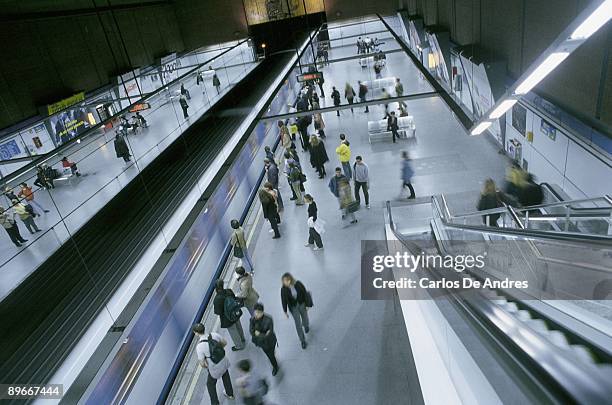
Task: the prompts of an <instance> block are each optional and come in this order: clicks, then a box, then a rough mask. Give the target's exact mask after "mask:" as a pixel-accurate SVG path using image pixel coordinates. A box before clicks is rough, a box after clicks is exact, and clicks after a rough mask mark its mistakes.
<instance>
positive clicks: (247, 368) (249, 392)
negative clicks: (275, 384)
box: [236, 359, 269, 405]
mask: <svg viewBox="0 0 612 405" xmlns="http://www.w3.org/2000/svg"><path fill="white" fill-rule="evenodd" d="M251 369H252V366H251V361H250V360H248V359H243V360H240V361H239V362H238V370H240V372H241V373H242V374H241V376H240V377H238V379H237V380H236V383H237V385H238V392H239V393H240V397H242V401H243V402H244V405H264V400H263V398H264V396H265V395H266V394H267V393H268V389H269V386H268V382H267V381H266V380H265V379H263V378H259V377H257V376H255V375H254V374H253V373H251Z"/></svg>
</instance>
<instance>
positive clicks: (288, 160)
mask: <svg viewBox="0 0 612 405" xmlns="http://www.w3.org/2000/svg"><path fill="white" fill-rule="evenodd" d="M291 162H295V160H294V159H293V157H292V155H291V152H290V149H289V150H287V151H286V152H285V162H284V167H283V172H284V174H285V177H287V184H289V189H290V190H291V198H290V200H291V201H294V200H296V199H297V195H296V194H295V191H293V187H292V186H291V180H289V164H290V163H291Z"/></svg>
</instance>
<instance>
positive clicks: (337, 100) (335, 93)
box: [331, 87, 340, 117]
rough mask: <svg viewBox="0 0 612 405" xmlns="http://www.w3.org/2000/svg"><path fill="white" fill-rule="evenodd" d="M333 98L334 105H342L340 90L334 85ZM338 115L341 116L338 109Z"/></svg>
mask: <svg viewBox="0 0 612 405" xmlns="http://www.w3.org/2000/svg"><path fill="white" fill-rule="evenodd" d="M331 98H332V100H334V106H335V107H339V106H340V92H339V91H338V89H336V88H335V87H332V94H331ZM336 115H337V116H338V117H339V116H340V110H336Z"/></svg>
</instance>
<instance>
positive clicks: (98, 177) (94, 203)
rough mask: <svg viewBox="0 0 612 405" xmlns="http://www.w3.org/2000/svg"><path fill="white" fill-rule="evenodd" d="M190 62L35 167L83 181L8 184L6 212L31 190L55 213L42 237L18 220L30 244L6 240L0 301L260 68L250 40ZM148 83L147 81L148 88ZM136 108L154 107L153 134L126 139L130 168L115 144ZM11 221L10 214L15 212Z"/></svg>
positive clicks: (29, 173)
mask: <svg viewBox="0 0 612 405" xmlns="http://www.w3.org/2000/svg"><path fill="white" fill-rule="evenodd" d="M191 59H193V60H194V61H195V62H193V63H194V64H193V65H187V64H185V65H184V67H183V68H182V69H177V70H176V71H174V72H173V74H174V75H175V76H176V78H173V80H172V81H171V82H170V83H169V84H168V85H166V86H162V87H160V88H158V89H157V90H155V91H154V92H152V93H148V94H146V95H145V96H144V97H143V98H142V99H138V100H137V101H135V98H134V97H132V99H131V101H132V104H131V105H130V106H129V107H126V108H124V109H123V110H122V111H121V112H120V113H118V114H116V115H115V116H113V117H111V118H109V119H108V120H106V121H103V122H101V123H100V124H98V125H96V126H95V127H94V128H92V129H90V130H88V131H87V132H85V133H82V134H80V135H79V136H78V138H75V140H73V141H71V142H70V143H69V144H67V145H64V146H61V147H60V148H59V149H58V150H57V151H55V152H50V155H49V156H48V157H45V158H44V160H43V161H40V162H39V161H35V163H38V164H42V163H44V164H46V165H49V166H52V167H53V168H55V169H57V170H60V171H62V172H63V169H62V167H61V166H62V165H61V163H60V159H61V158H62V157H64V156H65V157H67V158H68V160H69V161H71V162H75V163H76V164H77V167H78V169H79V171H80V173H81V176H80V177H75V176H69V178H68V179H67V180H56V181H55V182H54V183H55V188H53V189H49V190H47V189H45V188H40V187H38V186H36V185H34V184H33V183H34V181H35V180H36V167H35V166H33V165H30V167H29V168H27V167H26V168H22V169H19V171H18V173H19V174H17V175H13V176H8V177H5V178H4V181H5V185H6V192H5V194H4V196H3V197H2V199H3V203H2V205H3V206H4V207H5V208H7V207H11V205H12V204H11V202H10V198H9V197H7V194H9V191H10V192H12V193H14V194H16V195H18V194H19V192H20V190H21V186H20V184H21V183H26V184H27V185H28V186H29V187H32V188H33V191H34V193H33V198H34V202H35V203H36V204H33V207H34V209H35V210H37V211H40V209H39V206H40V207H42V208H44V209H46V210H48V211H49V212H46V213H41V215H40V216H37V217H36V218H35V222H36V224H37V225H38V228H40V229H41V230H42V232H40V233H37V234H32V235H30V234H29V233H28V232H27V229H26V228H25V226H24V224H23V223H22V222H21V221H20V220H19V218H17V223H18V226H19V229H20V231H21V234H22V236H23V237H24V239H28V242H27V243H24V244H23V245H22V246H21V247H15V246H14V245H13V244H12V243H11V242H10V240H9V239H8V236H6V235H5V236H4V237H3V238H4V240H3V241H2V242H1V243H0V300H2V299H3V298H4V297H6V295H7V294H8V293H9V292H10V291H11V290H13V289H14V288H15V287H16V286H17V285H19V283H21V282H22V281H23V280H25V279H26V278H27V276H28V275H29V274H31V272H32V271H34V270H35V269H36V268H37V267H38V266H40V265H41V264H42V263H43V262H44V261H45V260H46V259H47V258H48V257H49V256H51V255H52V254H53V253H54V252H55V251H57V249H59V248H60V247H61V246H62V245H63V244H64V243H66V242H67V241H68V240H69V239H70V238H71V237H72V235H74V234H75V233H76V232H77V231H78V230H79V229H80V228H81V227H82V226H83V225H84V224H85V223H86V222H87V221H89V220H90V219H91V218H92V217H93V216H94V215H95V214H96V213H97V212H98V211H99V210H100V209H101V208H102V207H104V206H105V205H106V204H107V203H108V202H109V201H110V200H111V199H112V198H113V197H114V196H115V195H117V194H118V193H119V192H120V191H121V190H122V189H123V188H125V186H126V185H127V184H128V183H130V182H131V181H132V180H133V179H134V178H135V177H136V176H138V175H139V174H140V173H141V172H142V170H143V169H144V168H146V167H147V166H148V165H149V164H150V163H151V162H152V161H153V160H154V159H155V158H156V157H157V156H158V155H159V154H160V153H162V152H163V151H164V150H165V149H166V148H167V147H168V146H169V145H171V144H172V143H173V142H174V141H175V140H177V139H178V138H179V137H180V136H181V135H182V134H183V133H184V132H185V131H186V130H187V129H188V128H189V127H190V126H191V125H192V124H193V123H195V122H196V121H198V119H199V118H200V117H202V116H203V115H204V114H205V113H206V112H207V111H208V110H209V109H210V108H211V107H212V106H214V105H215V104H216V103H217V102H218V101H219V100H220V99H221V98H222V97H223V96H224V95H225V94H227V93H228V92H229V91H230V90H231V89H232V88H233V87H234V86H235V85H236V84H237V83H238V82H240V80H242V78H244V77H245V76H246V75H247V74H248V73H249V72H251V71H252V70H253V69H254V68H255V67H256V66H257V64H258V63H257V62H256V61H255V60H254V53H253V50H252V48H251V47H250V46H249V43H248V41H246V40H245V41H241V42H239V43H238V44H236V45H234V46H233V47H231V48H228V49H223V50H218V51H214V52H212V53H211V52H205V53H203V54H202V55H197V56H194V57H193V58H191ZM191 59H190V58H188V59H187V60H191ZM197 62H199V63H197ZM211 67H212V69H213V70H214V72H215V73H216V75H217V77H218V78H219V81H220V86H219V87H218V88H215V87H214V85H213V75H212V73H210V72H207V71H209V69H210V68H211ZM198 72H202V73H203V79H204V81H203V82H199V83H198V81H197V75H198ZM145 79H146V76H145V78H143V79H142V82H144V81H145ZM181 85H184V87H185V88H186V89H187V90H188V92H189V96H190V99H189V100H188V105H189V108H188V114H189V117H188V118H184V116H183V112H182V110H181V107H180V105H179V97H178V96H179V94H180V88H181ZM138 105H148V106H149V107H150V108H147V109H145V110H143V111H141V114H142V115H143V116H144V117H145V119H146V121H147V123H148V128H145V129H141V130H138V131H131V130H130V131H128V134H127V136H125V140H126V142H127V144H128V147H129V149H130V153H131V155H132V161H131V162H129V163H127V164H126V163H125V162H124V161H123V159H121V158H118V157H117V156H116V153H115V148H114V145H113V141H114V139H115V136H116V134H117V132H118V126H119V117H120V116H125V117H126V118H128V119H129V118H130V117H131V116H133V115H134V114H133V113H130V112H128V110H130V109H132V108H133V107H134V106H138ZM117 109H119V108H117ZM39 160H40V159H39ZM68 172H69V170H68ZM64 177H66V176H64ZM9 214H12V210H11V209H9Z"/></svg>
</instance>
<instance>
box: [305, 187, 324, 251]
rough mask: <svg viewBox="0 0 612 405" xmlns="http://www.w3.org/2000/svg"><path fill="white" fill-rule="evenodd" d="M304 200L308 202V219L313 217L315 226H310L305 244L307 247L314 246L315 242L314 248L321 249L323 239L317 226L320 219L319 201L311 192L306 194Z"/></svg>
mask: <svg viewBox="0 0 612 405" xmlns="http://www.w3.org/2000/svg"><path fill="white" fill-rule="evenodd" d="M304 201H306V204H308V219H309V220H310V218H312V225H313V226H308V240H307V241H306V243H305V244H304V246H307V247H308V246H312V244H313V243H314V244H315V245H316V247H315V248H314V250H321V249H323V241H322V240H321V234H320V233H319V232H317V230H316V228H315V226H316V225H315V224H316V222H317V219H318V217H317V213H318V209H317V203H316V202H315V200H314V198H312V196H311V195H310V194H306V195H305V196H304ZM309 225H310V222H309Z"/></svg>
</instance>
